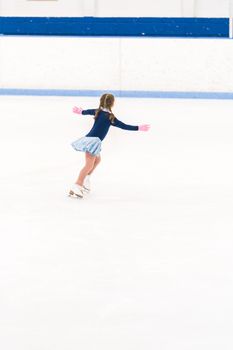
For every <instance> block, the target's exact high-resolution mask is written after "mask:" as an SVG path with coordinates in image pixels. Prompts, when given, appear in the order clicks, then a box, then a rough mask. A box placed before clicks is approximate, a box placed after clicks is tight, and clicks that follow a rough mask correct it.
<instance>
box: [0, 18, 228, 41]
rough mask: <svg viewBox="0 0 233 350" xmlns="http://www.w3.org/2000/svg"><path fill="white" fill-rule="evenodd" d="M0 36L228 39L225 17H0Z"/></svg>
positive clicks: (226, 19)
mask: <svg viewBox="0 0 233 350" xmlns="http://www.w3.org/2000/svg"><path fill="white" fill-rule="evenodd" d="M0 34H2V35H59V36H63V35H64V36H130V37H134V36H135V37H140V36H142V37H220V38H221V37H225V38H226V37H229V19H228V18H178V17H168V18H162V17H161V18H160V17H144V18H139V17H0Z"/></svg>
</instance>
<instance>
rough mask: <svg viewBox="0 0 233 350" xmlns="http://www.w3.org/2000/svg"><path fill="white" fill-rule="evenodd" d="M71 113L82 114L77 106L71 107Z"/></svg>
mask: <svg viewBox="0 0 233 350" xmlns="http://www.w3.org/2000/svg"><path fill="white" fill-rule="evenodd" d="M73 113H76V114H82V108H79V107H76V106H75V107H74V108H73Z"/></svg>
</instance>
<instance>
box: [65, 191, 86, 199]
mask: <svg viewBox="0 0 233 350" xmlns="http://www.w3.org/2000/svg"><path fill="white" fill-rule="evenodd" d="M68 196H69V197H75V198H80V199H82V198H83V196H79V195H78V194H76V193H74V191H72V190H70V192H69V195H68Z"/></svg>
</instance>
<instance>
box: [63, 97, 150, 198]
mask: <svg viewBox="0 0 233 350" xmlns="http://www.w3.org/2000/svg"><path fill="white" fill-rule="evenodd" d="M114 101H115V99H114V96H113V95H112V94H104V95H102V96H101V98H100V105H99V108H97V109H87V110H83V109H82V108H79V107H74V108H73V112H74V113H76V114H83V115H94V120H95V121H94V125H93V127H92V129H91V130H90V131H89V133H88V134H87V135H86V136H85V137H82V138H80V139H78V140H76V141H74V142H73V143H72V147H73V148H74V149H75V150H76V151H82V152H85V158H86V163H85V166H84V167H83V168H82V170H81V171H80V173H79V176H78V178H77V180H76V182H75V184H74V185H73V186H72V187H71V189H70V192H69V195H70V196H77V197H80V198H82V197H83V195H84V193H85V192H89V191H90V189H91V187H90V175H91V174H92V173H93V171H94V170H95V168H96V167H97V165H98V164H99V163H100V160H101V157H100V151H101V142H102V141H103V139H104V138H105V136H106V135H107V133H108V131H109V128H110V126H116V127H117V128H121V129H124V130H133V131H138V130H139V131H148V130H149V128H150V125H148V124H143V125H139V126H133V125H127V124H124V123H123V122H121V121H120V120H118V119H117V118H116V117H115V115H114V114H113V113H112V107H113V105H114Z"/></svg>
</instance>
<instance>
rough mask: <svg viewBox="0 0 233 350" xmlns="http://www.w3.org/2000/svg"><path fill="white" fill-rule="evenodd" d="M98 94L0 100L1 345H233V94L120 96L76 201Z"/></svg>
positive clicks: (159, 348) (65, 349)
mask: <svg viewBox="0 0 233 350" xmlns="http://www.w3.org/2000/svg"><path fill="white" fill-rule="evenodd" d="M98 102H99V98H85V97H77V98H74V97H64V98H62V97H1V98H0V115H1V128H0V146H1V173H0V192H1V199H0V210H1V223H0V231H1V242H0V265H1V269H0V310H1V311H0V328H1V335H0V347H1V349H4V350H77V349H80V350H99V349H101V350H110V349H111V350H119V349H121V350H155V349H156V350H175V349H177V350H197V349H198V350H207V349H208V350H209V349H211V350H219V349H224V350H232V348H233V334H232V329H233V319H232V313H233V301H232V295H233V277H232V268H233V259H232V248H233V218H232V208H233V181H232V179H233V164H232V154H233V137H232V133H233V101H230V100H229V101H217V100H172V99H170V100H169V99H168V100H162V99H161V100H159V99H126V98H117V99H116V106H115V108H114V113H115V115H116V116H117V118H118V119H120V120H122V121H123V122H125V123H128V124H133V125H138V124H144V123H148V124H151V130H150V131H149V132H148V133H143V132H130V131H124V130H121V129H117V128H113V127H112V128H111V130H110V132H109V134H108V135H107V138H106V139H105V140H104V141H103V150H102V163H101V164H100V165H99V167H98V168H97V169H96V172H95V173H94V174H93V176H92V192H91V194H89V195H87V196H86V198H85V199H84V200H78V199H72V198H69V197H68V196H67V193H68V191H69V188H70V185H71V184H72V183H73V182H74V181H75V180H76V177H77V175H78V172H79V170H80V168H81V167H82V165H83V161H84V155H83V154H81V153H78V152H75V151H74V150H73V149H72V147H71V145H70V144H71V142H72V141H74V140H75V139H77V138H79V137H81V136H84V135H85V134H86V133H87V132H88V131H89V129H90V127H91V126H92V123H93V119H92V117H91V116H77V115H74V114H73V113H72V107H73V106H74V105H77V106H80V107H83V108H84V109H87V108H96V107H98Z"/></svg>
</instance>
